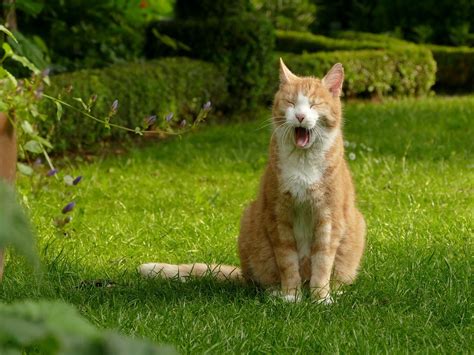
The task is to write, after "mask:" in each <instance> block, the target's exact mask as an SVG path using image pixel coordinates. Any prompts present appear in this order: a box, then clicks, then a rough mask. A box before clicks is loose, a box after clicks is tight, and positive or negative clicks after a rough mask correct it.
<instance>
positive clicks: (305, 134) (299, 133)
mask: <svg viewBox="0 0 474 355" xmlns="http://www.w3.org/2000/svg"><path fill="white" fill-rule="evenodd" d="M308 142H309V130H307V129H306V128H303V127H295V144H296V146H297V147H298V148H304V147H305V146H306V145H307V144H308Z"/></svg>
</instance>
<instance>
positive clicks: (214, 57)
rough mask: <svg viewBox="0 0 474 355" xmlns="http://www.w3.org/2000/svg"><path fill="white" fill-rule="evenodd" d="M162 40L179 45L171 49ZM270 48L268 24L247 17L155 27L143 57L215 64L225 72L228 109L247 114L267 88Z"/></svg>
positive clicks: (271, 38)
mask: <svg viewBox="0 0 474 355" xmlns="http://www.w3.org/2000/svg"><path fill="white" fill-rule="evenodd" d="M165 36H167V37H165ZM163 38H168V39H169V38H172V39H173V40H174V41H175V42H174V43H175V44H176V41H177V43H178V44H177V45H175V46H170V45H169V41H164V40H163ZM273 47H274V31H273V27H272V26H271V24H270V23H269V21H268V20H267V19H266V18H264V17H262V16H260V15H258V14H250V13H249V14H242V15H241V16H239V17H228V18H225V19H223V20H222V19H218V18H210V19H207V20H206V21H205V22H203V21H200V20H189V21H163V22H157V23H154V24H152V25H150V26H149V28H148V30H147V47H146V54H147V56H148V57H149V58H156V57H163V56H176V55H181V56H183V55H184V56H190V57H193V58H198V59H203V60H208V61H211V62H214V63H216V64H218V65H219V66H220V67H221V68H223V69H224V70H225V71H226V79H227V85H228V89H229V94H230V95H229V101H228V105H227V106H228V108H230V109H233V110H246V109H252V108H254V107H255V106H256V104H257V102H258V100H259V98H260V97H261V94H262V92H263V90H264V88H265V86H266V83H267V82H266V80H267V78H268V72H269V70H270V66H269V63H272V62H273V61H272V59H273ZM209 79H210V80H211V79H212V78H209Z"/></svg>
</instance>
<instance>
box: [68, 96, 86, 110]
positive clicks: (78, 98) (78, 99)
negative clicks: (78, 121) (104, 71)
mask: <svg viewBox="0 0 474 355" xmlns="http://www.w3.org/2000/svg"><path fill="white" fill-rule="evenodd" d="M72 99H73V100H76V101H77V102H80V103H81V105H82V107H83V108H84V110H86V111H87V112H89V111H90V109H89V107H88V106H87V105H86V103H85V102H84V100H82V98H80V97H73V98H72Z"/></svg>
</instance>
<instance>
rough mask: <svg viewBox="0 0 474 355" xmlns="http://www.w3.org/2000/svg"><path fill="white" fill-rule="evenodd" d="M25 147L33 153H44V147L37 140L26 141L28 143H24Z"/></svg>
mask: <svg viewBox="0 0 474 355" xmlns="http://www.w3.org/2000/svg"><path fill="white" fill-rule="evenodd" d="M24 148H25V149H26V150H27V151H29V152H32V153H36V154H41V153H43V147H42V146H41V144H40V143H39V142H38V141H35V140H31V141H28V142H26V144H25V145H24Z"/></svg>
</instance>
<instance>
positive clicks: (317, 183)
mask: <svg viewBox="0 0 474 355" xmlns="http://www.w3.org/2000/svg"><path fill="white" fill-rule="evenodd" d="M343 80H344V69H343V67H342V65H341V64H336V65H334V66H333V67H332V69H331V70H330V71H329V72H328V73H327V74H326V76H325V77H324V78H323V79H322V80H319V79H317V78H313V77H298V76H296V75H294V74H293V73H291V71H290V70H289V69H288V68H287V67H286V66H285V64H284V63H283V61H282V60H280V88H279V90H278V92H277V93H276V95H275V100H274V105H273V127H274V128H273V135H272V139H271V142H270V158H269V162H268V165H267V167H266V170H265V172H264V175H263V178H262V181H261V185H260V191H259V193H258V196H257V199H256V200H255V201H253V202H252V203H251V204H250V206H249V207H248V208H247V209H246V210H245V211H244V214H243V217H242V221H241V229H240V236H239V241H238V245H239V254H240V261H241V269H238V268H235V267H232V266H225V265H209V266H208V265H206V264H187V265H170V264H161V263H150V264H144V265H142V266H141V267H140V272H141V273H142V274H143V275H145V276H151V277H152V276H161V277H168V278H169V277H181V278H185V277H187V276H190V275H195V276H200V275H203V274H205V273H208V272H209V273H211V274H213V275H215V276H216V277H217V278H220V279H227V278H232V279H239V280H245V281H251V282H254V283H257V284H259V285H261V286H263V287H266V288H275V287H278V292H277V294H279V295H281V297H283V298H284V299H285V300H288V301H297V300H299V299H300V298H301V287H302V285H303V284H305V283H307V282H309V287H310V290H311V294H312V296H313V297H314V299H316V300H318V301H320V302H324V303H331V302H332V298H331V294H330V287H331V286H334V287H336V288H337V287H338V286H339V285H341V284H348V283H351V282H352V281H353V280H354V279H355V277H356V274H357V269H358V267H359V263H360V259H361V257H362V253H363V250H364V244H365V232H366V227H365V222H364V218H363V216H362V214H361V213H360V212H359V211H358V210H357V208H356V206H355V192H354V186H353V183H352V179H351V175H350V172H349V168H348V166H347V163H346V161H345V159H344V145H343V137H342V130H341V126H342V112H341V111H342V110H341V101H340V95H341V90H342V83H343ZM330 281H332V282H330Z"/></svg>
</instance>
